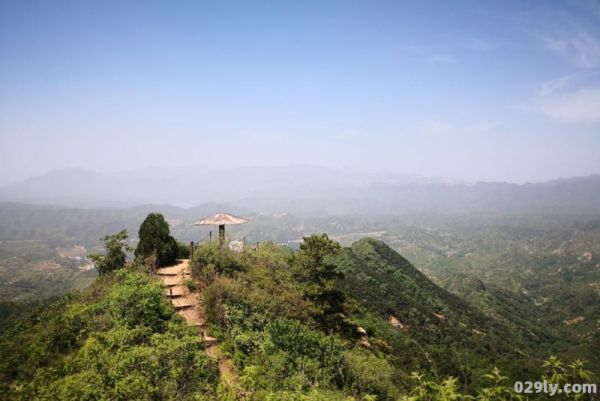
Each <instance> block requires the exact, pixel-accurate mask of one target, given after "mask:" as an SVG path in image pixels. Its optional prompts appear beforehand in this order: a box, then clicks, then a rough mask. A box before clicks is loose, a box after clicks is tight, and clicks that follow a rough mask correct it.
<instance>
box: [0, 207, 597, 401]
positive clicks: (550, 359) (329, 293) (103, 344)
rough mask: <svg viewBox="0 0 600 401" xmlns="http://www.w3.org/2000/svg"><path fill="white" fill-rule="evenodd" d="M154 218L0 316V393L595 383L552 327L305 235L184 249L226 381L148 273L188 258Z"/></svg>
mask: <svg viewBox="0 0 600 401" xmlns="http://www.w3.org/2000/svg"><path fill="white" fill-rule="evenodd" d="M162 221H163V218H162V216H161V215H151V217H149V218H147V220H146V222H145V225H144V224H143V225H142V226H143V229H140V233H139V234H140V236H141V240H140V243H142V244H144V245H143V246H142V247H139V248H138V249H137V251H136V255H137V256H136V258H135V259H133V260H130V261H126V259H125V258H123V255H126V254H127V253H128V251H129V250H128V245H127V241H126V238H127V232H126V231H122V232H119V233H117V234H115V235H111V236H107V237H105V238H104V242H105V246H106V250H105V252H103V253H101V254H97V255H92V257H93V258H94V260H95V261H96V264H97V267H98V266H101V270H99V271H100V277H99V278H98V279H97V280H96V281H95V282H94V283H93V284H92V285H91V286H90V287H89V288H87V289H85V290H81V291H73V292H70V293H69V294H67V295H65V296H63V297H61V298H60V299H58V300H56V301H52V302H47V303H41V304H39V305H37V306H35V307H33V308H31V309H30V310H23V311H21V312H19V313H15V314H14V315H11V316H8V317H7V318H6V319H5V320H4V321H3V324H2V329H3V333H2V336H1V339H0V349H1V350H2V351H1V353H2V358H1V359H0V361H1V362H0V381H1V387H0V392H1V394H2V399H6V400H30V399H40V400H55V399H61V400H63V399H64V400H120V399H122V400H126V399H140V400H188V399H189V400H192V399H196V400H199V399H205V400H217V399H231V400H234V399H245V400H406V401H407V400H411V401H418V400H440V401H441V400H467V399H473V398H472V397H474V398H475V399H477V400H512V399H519V398H518V395H517V394H516V393H515V392H514V391H513V389H512V384H513V382H514V381H515V380H521V381H525V380H541V379H542V378H544V377H545V378H548V379H549V380H553V381H555V382H561V383H563V382H592V381H593V380H597V378H596V377H595V376H593V373H594V367H593V366H590V365H589V363H587V364H586V361H578V360H575V358H571V357H570V356H571V355H569V352H568V350H569V349H568V344H569V343H568V341H567V342H566V343H564V344H563V348H561V349H558V350H556V349H552V347H550V346H549V344H551V343H552V342H553V341H554V340H555V337H553V336H554V334H552V333H549V334H547V336H546V337H544V338H542V337H541V336H539V335H537V334H535V333H533V334H531V333H530V330H529V327H528V326H524V325H520V324H519V323H518V322H516V323H515V322H507V320H506V319H500V318H497V317H496V316H493V315H490V314H488V313H484V312H483V311H481V310H479V309H477V308H475V307H474V306H472V305H470V304H468V303H466V302H465V301H463V300H462V299H461V298H459V297H457V296H456V295H453V294H451V293H449V292H447V291H446V290H444V289H442V288H441V287H439V286H437V285H436V284H434V283H433V282H432V281H431V280H430V279H429V278H427V277H426V276H425V275H423V274H422V273H421V272H420V271H418V270H417V269H416V268H415V267H414V266H412V265H411V264H410V262H408V261H407V260H406V259H404V258H403V257H402V256H401V255H399V254H398V253H396V252H395V251H394V250H392V249H391V248H389V247H388V246H387V245H386V244H385V243H383V242H381V241H377V240H374V239H369V238H365V239H362V240H360V241H358V242H356V243H354V244H353V245H352V246H350V247H341V246H340V245H339V244H338V243H337V242H336V241H334V240H332V239H330V238H329V237H328V236H327V235H325V234H320V235H310V236H307V237H305V238H304V241H303V243H302V244H301V245H300V248H299V249H298V250H292V249H290V248H288V247H286V246H281V245H276V244H272V243H264V244H260V246H258V247H257V246H252V247H250V246H247V247H246V248H244V250H243V252H233V251H231V250H229V249H228V248H227V247H219V246H218V244H215V243H212V244H202V245H201V246H199V247H196V248H195V249H194V250H193V255H191V256H192V257H191V262H190V264H191V270H192V276H191V278H190V279H189V280H188V281H187V282H186V285H187V286H188V288H189V291H191V292H193V293H194V294H197V295H198V296H199V297H200V299H201V302H202V307H203V313H205V318H206V321H207V327H206V330H208V332H209V333H210V335H212V336H214V337H216V338H217V339H218V341H219V343H220V350H221V352H222V357H223V358H227V359H228V360H230V361H231V363H232V366H233V369H234V371H235V372H234V374H235V375H236V378H237V380H235V385H234V386H232V385H230V384H229V385H228V384H227V383H225V382H223V380H222V378H221V377H220V373H219V369H218V366H219V360H215V359H213V358H211V357H210V356H208V355H206V353H205V344H204V343H203V341H202V336H201V335H199V334H201V333H199V332H198V330H197V328H194V327H190V326H187V325H186V323H185V321H184V319H182V318H181V317H180V316H179V315H178V314H177V313H176V311H175V309H174V308H173V306H171V304H170V303H169V302H168V299H167V297H166V294H165V289H164V287H163V285H162V282H161V281H160V280H159V279H158V278H157V277H156V276H154V274H153V273H154V272H155V268H156V266H157V265H159V264H161V260H160V258H158V257H157V255H158V254H157V251H158V250H163V252H169V255H170V256H168V257H166V256H165V257H162V259H163V263H169V262H170V261H171V260H172V258H173V257H176V256H179V257H188V256H190V253H191V252H190V251H191V250H190V249H189V247H185V246H183V245H181V244H178V243H177V242H173V239H172V237H171V236H170V235H169V232H168V227H167V228H166V231H165V230H164V228H165V226H164V224H163V223H162ZM157 232H160V233H161V234H160V235H161V236H162V238H163V242H164V243H161V241H156V242H153V243H149V242H148V241H147V236H154V235H155V234H156V233H157ZM145 237H146V238H145ZM164 244H166V245H164ZM165 246H167V248H165ZM165 249H167V250H168V251H165ZM165 255H166V254H165ZM509 324H511V325H512V326H511V325H509ZM553 351H558V352H559V355H557V356H556V357H555V356H553V355H552V354H553ZM589 370H591V372H590V371H589ZM536 397H537V398H536ZM544 397H546V396H545V395H543V394H540V395H535V394H534V395H530V396H529V399H545V398H544ZM560 397H563V399H569V398H568V396H567V395H562V396H560ZM560 397H559V396H555V397H554V399H561V398H560ZM580 399H587V398H580Z"/></svg>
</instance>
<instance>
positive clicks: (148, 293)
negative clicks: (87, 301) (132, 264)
mask: <svg viewBox="0 0 600 401" xmlns="http://www.w3.org/2000/svg"><path fill="white" fill-rule="evenodd" d="M118 278H119V279H120V282H119V283H118V284H115V285H114V286H113V287H112V288H111V291H110V292H109V294H108V310H109V313H110V315H111V317H112V319H113V320H114V321H115V322H116V323H117V324H119V325H126V326H128V327H135V326H138V325H139V326H147V327H150V328H152V329H153V330H157V331H161V330H162V329H163V328H164V325H165V322H166V321H167V320H168V319H169V318H170V317H171V314H172V308H171V306H170V305H169V304H168V303H167V301H166V298H165V296H164V289H163V287H162V285H161V284H159V283H158V282H156V283H154V282H148V280H147V278H146V277H145V276H144V275H143V274H141V273H137V272H123V273H122V274H119V276H118Z"/></svg>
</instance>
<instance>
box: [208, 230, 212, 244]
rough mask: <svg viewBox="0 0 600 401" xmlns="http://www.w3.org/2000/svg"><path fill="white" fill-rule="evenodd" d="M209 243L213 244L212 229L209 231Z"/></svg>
mask: <svg viewBox="0 0 600 401" xmlns="http://www.w3.org/2000/svg"><path fill="white" fill-rule="evenodd" d="M208 245H209V246H210V245H212V231H209V232H208Z"/></svg>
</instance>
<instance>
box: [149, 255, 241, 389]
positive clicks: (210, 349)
mask: <svg viewBox="0 0 600 401" xmlns="http://www.w3.org/2000/svg"><path fill="white" fill-rule="evenodd" d="M157 274H158V275H159V276H160V277H161V279H162V281H163V283H164V285H165V287H166V289H165V292H166V295H167V296H168V297H169V299H170V300H171V304H173V306H174V307H175V310H176V311H177V313H178V314H179V315H180V316H182V317H183V318H184V319H185V320H186V322H187V323H188V325H190V326H195V327H197V328H198V334H199V335H200V336H201V337H202V340H203V341H204V345H205V347H206V348H205V352H206V354H207V355H208V356H209V357H210V358H212V359H214V360H216V361H217V363H218V366H219V373H220V374H221V377H222V378H223V380H224V381H225V384H227V386H228V387H229V388H230V389H232V390H234V391H235V389H237V388H238V387H239V386H238V385H237V381H238V375H237V373H236V369H235V366H234V365H233V363H232V362H231V361H230V360H229V359H228V358H226V357H224V356H223V353H222V352H221V349H220V348H219V341H218V340H217V339H216V338H214V337H211V336H209V335H208V334H207V332H206V319H205V313H204V305H202V298H201V296H200V292H197V293H195V292H192V291H190V289H189V288H188V287H187V286H186V285H185V281H186V280H188V279H191V272H190V261H189V259H179V260H177V262H176V264H175V265H174V266H169V267H162V268H160V269H158V271H157ZM236 398H238V399H243V394H240V393H238V394H237V395H236Z"/></svg>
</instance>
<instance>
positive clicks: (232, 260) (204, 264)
mask: <svg viewBox="0 0 600 401" xmlns="http://www.w3.org/2000/svg"><path fill="white" fill-rule="evenodd" d="M205 270H208V271H210V270H214V271H215V272H217V273H222V274H226V275H229V276H232V275H234V274H235V273H236V272H239V271H242V270H245V269H244V264H243V263H242V261H241V260H240V258H239V257H238V255H236V254H235V253H234V252H232V251H230V250H229V249H226V248H219V247H216V246H210V245H204V246H201V247H199V248H198V249H197V250H196V251H194V260H193V261H192V273H193V274H194V275H195V276H196V277H202V276H203V273H204V271H205Z"/></svg>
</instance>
